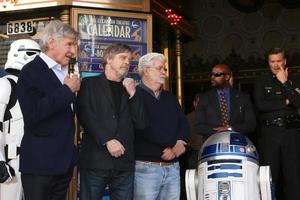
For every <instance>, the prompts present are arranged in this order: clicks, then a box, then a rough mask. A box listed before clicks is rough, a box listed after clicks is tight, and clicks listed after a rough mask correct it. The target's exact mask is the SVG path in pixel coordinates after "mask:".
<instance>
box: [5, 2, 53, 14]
mask: <svg viewBox="0 0 300 200" xmlns="http://www.w3.org/2000/svg"><path fill="white" fill-rule="evenodd" d="M57 5H58V3H57V1H52V0H0V12H3V11H12V10H24V9H32V8H41V7H50V6H57Z"/></svg>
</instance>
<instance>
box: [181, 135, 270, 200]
mask: <svg viewBox="0 0 300 200" xmlns="http://www.w3.org/2000/svg"><path fill="white" fill-rule="evenodd" d="M270 177H271V175H270V168H269V166H261V167H259V158H258V153H257V151H256V148H255V146H254V145H253V144H252V143H251V141H250V140H249V139H248V138H247V137H246V136H244V135H243V134H240V133H237V132H223V133H216V134H214V135H212V136H210V137H209V138H208V139H207V140H206V142H205V143H204V144H203V146H202V148H201V150H200V152H199V158H198V168H197V169H196V170H187V171H186V178H185V181H186V191H187V199H188V200H271V199H272V197H271V178H270Z"/></svg>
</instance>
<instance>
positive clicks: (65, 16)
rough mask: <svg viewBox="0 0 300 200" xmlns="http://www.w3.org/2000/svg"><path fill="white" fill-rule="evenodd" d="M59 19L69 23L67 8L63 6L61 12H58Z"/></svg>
mask: <svg viewBox="0 0 300 200" xmlns="http://www.w3.org/2000/svg"><path fill="white" fill-rule="evenodd" d="M60 20H61V21H62V22H63V23H65V24H70V10H69V8H65V9H64V10H63V11H62V12H61V13H60Z"/></svg>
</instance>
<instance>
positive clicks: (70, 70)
mask: <svg viewBox="0 0 300 200" xmlns="http://www.w3.org/2000/svg"><path fill="white" fill-rule="evenodd" d="M76 63H77V61H76V58H71V59H70V62H69V64H68V73H69V74H74V72H75V64H76Z"/></svg>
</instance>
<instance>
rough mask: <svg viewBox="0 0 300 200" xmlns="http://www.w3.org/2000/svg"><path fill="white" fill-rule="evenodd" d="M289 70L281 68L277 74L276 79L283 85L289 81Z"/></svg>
mask: <svg viewBox="0 0 300 200" xmlns="http://www.w3.org/2000/svg"><path fill="white" fill-rule="evenodd" d="M288 75H289V72H288V68H285V69H284V68H283V66H280V70H279V71H278V72H277V74H276V78H277V79H278V80H279V81H280V82H281V83H285V82H287V80H288Z"/></svg>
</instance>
